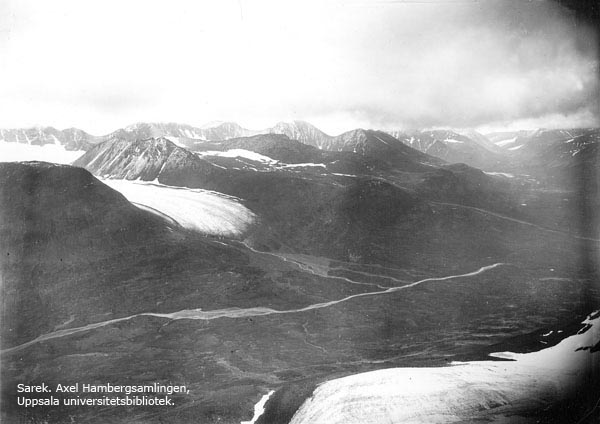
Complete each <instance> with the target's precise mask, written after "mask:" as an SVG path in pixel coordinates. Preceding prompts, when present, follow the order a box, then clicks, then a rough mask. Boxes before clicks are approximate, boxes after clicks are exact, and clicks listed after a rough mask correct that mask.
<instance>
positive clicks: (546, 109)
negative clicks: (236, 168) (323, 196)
mask: <svg viewBox="0 0 600 424" xmlns="http://www.w3.org/2000/svg"><path fill="white" fill-rule="evenodd" d="M597 45H598V30H597V29H596V28H594V27H593V26H591V25H586V24H584V23H582V22H578V21H576V20H575V19H574V17H573V15H572V14H571V13H570V12H569V11H568V10H566V9H564V8H562V7H561V6H558V5H557V4H556V3H554V2H550V1H516V2H513V1H507V0H502V1H497V2H495V1H490V0H485V1H450V0H448V1H426V0H425V1H424V0H421V1H418V2H415V1H386V0H383V1H377V0H376V1H358V0H355V1H324V0H315V1H308V0H298V1H282V0H273V1H263V0H214V1H208V0H207V1H198V0H189V1H188V0H179V1H178V0H169V1H148V0H144V1H132V0H116V1H112V0H102V1H81V0H73V1H67V0H53V1H44V0H39V1H33V0H2V1H0V127H3V128H10V127H22V126H30V125H52V126H55V127H57V128H66V127H71V126H75V127H79V128H82V129H84V130H87V131H88V132H91V133H94V134H104V133H107V132H110V131H112V130H114V129H116V128H119V127H122V126H125V125H128V124H131V123H134V122H139V121H160V122H182V123H189V124H192V125H201V124H203V123H205V122H208V121H212V120H232V121H236V122H239V123H240V124H243V125H244V126H246V127H249V128H253V129H259V128H264V127H267V126H271V125H273V124H274V123H275V122H277V121H280V120H290V119H304V120H307V121H309V122H312V123H314V124H315V125H317V126H319V127H321V128H322V129H323V130H325V131H326V132H329V133H331V134H337V133H339V132H342V131H345V130H349V129H353V128H356V127H363V128H383V129H403V128H423V127H452V128H467V127H474V128H479V129H482V130H488V129H497V128H501V127H507V128H534V127H576V126H597V125H599V111H598V108H599V107H598V94H599V92H598V90H599V83H598V68H599V61H598V51H597Z"/></svg>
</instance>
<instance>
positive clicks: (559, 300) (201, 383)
mask: <svg viewBox="0 0 600 424" xmlns="http://www.w3.org/2000/svg"><path fill="white" fill-rule="evenodd" d="M47 133H48V135H44V134H45V133H44V131H41V130H40V131H39V132H38V133H34V132H32V131H29V130H23V131H17V130H11V131H10V134H12V135H11V137H14V138H15V140H12V139H8V136H5V140H6V144H13V143H14V144H15V145H16V143H21V144H22V143H25V144H24V145H26V146H30V147H27V149H31V148H34V147H33V146H34V145H35V144H36V143H39V144H44V143H45V141H44V140H52V141H53V143H54V139H53V138H52V137H50V136H51V135H53V136H54V137H56V139H57V140H59V142H61V143H65V144H63V145H64V146H65V147H64V149H65V151H69V152H74V151H76V150H69V149H71V148H73V149H75V148H77V149H78V148H80V147H81V148H82V149H84V151H85V153H83V154H82V155H81V156H79V157H77V158H76V159H75V160H74V162H72V166H70V165H59V164H51V163H47V162H35V160H37V159H38V157H29V158H27V157H21V156H17V155H16V154H15V155H14V156H10V157H7V160H3V161H2V162H3V163H0V204H1V205H2V208H0V214H1V215H0V240H1V241H0V247H1V248H2V261H1V262H0V265H1V272H2V278H3V285H2V327H1V334H0V335H1V346H2V349H1V352H0V354H1V358H2V370H1V379H2V381H3V386H2V393H1V396H2V404H3V405H9V407H3V409H2V413H3V414H4V415H3V416H2V421H4V420H7V422H23V423H42V422H50V423H63V422H69V421H70V420H73V419H75V420H76V422H81V423H104V422H115V423H119V422H130V423H137V422H139V423H142V422H143V423H160V422H169V423H175V424H177V423H182V424H183V423H189V422H207V423H212V422H222V423H240V422H242V421H248V420H251V419H252V418H253V415H254V411H255V410H256V411H258V410H261V411H263V410H264V412H263V413H262V414H260V416H258V417H255V418H256V421H255V423H257V424H266V423H289V422H318V420H317V418H315V417H316V416H315V415H311V414H316V413H320V412H323V411H328V410H330V409H331V410H332V411H333V410H335V409H334V407H333V406H331V405H332V404H331V400H330V398H328V397H321V396H322V394H327V393H330V389H329V387H330V386H331V385H336V384H340V383H339V382H340V381H342V382H343V381H353V380H352V379H353V378H355V379H361V378H363V377H364V378H367V379H368V376H370V375H372V374H370V373H379V374H377V375H382V374H381V373H385V372H389V373H391V374H390V375H394V373H399V374H401V375H408V376H413V377H414V378H415V379H423V380H422V381H429V380H428V379H429V378H432V377H431V375H434V374H435V373H436V372H437V373H438V374H435V375H438V376H440V375H441V376H442V377H439V378H442V379H449V380H452V379H456V378H458V377H456V374H455V373H457V372H459V371H460V370H461V369H462V368H457V366H456V365H452V366H450V365H449V364H451V363H452V362H457V361H460V362H461V363H462V362H466V363H469V364H472V365H465V369H469V370H470V369H471V368H469V367H471V366H472V367H474V368H473V369H475V370H476V372H474V374H469V372H466V373H465V374H461V376H460V378H461V379H462V378H464V380H461V381H464V383H461V384H465V385H469V384H472V382H473V381H476V380H472V378H484V380H485V379H486V378H488V377H489V376H490V375H492V374H493V377H489V379H490V380H489V381H493V378H496V376H497V375H501V379H502V381H504V382H505V383H504V384H505V385H504V386H502V389H501V390H500V392H502V393H501V394H499V395H494V398H493V399H494V400H489V401H488V400H486V401H484V403H483V405H484V406H481V405H479V404H476V406H475V407H473V408H471V407H470V406H465V410H468V411H467V412H464V411H462V412H460V411H459V412H456V413H455V414H454V415H452V416H451V417H450V418H448V417H446V418H444V420H446V421H443V420H442V421H440V422H455V421H456V420H457V419H462V420H468V419H511V418H514V417H518V418H519V419H520V420H522V421H521V422H536V420H540V419H544V420H546V421H544V422H564V421H562V418H564V417H562V416H559V415H557V416H556V417H555V418H556V419H555V421H552V419H553V418H552V417H549V416H548V410H552V408H553V405H554V403H553V402H556V401H557V400H556V399H555V398H552V397H551V396H550V397H548V396H546V394H539V393H537V392H532V391H531V387H530V383H529V382H530V381H531V379H532V378H541V377H539V375H538V374H536V373H537V372H538V371H535V369H533V368H531V366H530V365H527V364H525V365H523V363H518V364H516V365H515V364H513V363H512V362H510V363H506V364H509V365H506V367H508V368H510V370H511V371H506V373H505V371H500V369H502V368H503V367H504V366H503V365H502V364H504V362H502V360H501V359H504V360H505V359H506V357H504V358H498V357H495V358H492V357H490V356H488V355H489V354H490V353H493V352H499V351H510V352H513V354H515V355H516V354H531V355H535V354H536V353H540V354H541V353H542V352H544V349H547V348H552V347H553V346H554V347H557V348H558V347H559V346H561V348H560V349H562V350H561V352H563V353H562V354H563V355H566V356H565V357H569V355H570V354H571V353H573V352H571V350H573V349H571V350H569V349H565V348H564V346H565V345H569V346H570V344H569V343H571V342H570V341H569V340H572V339H571V337H575V335H576V334H575V333H577V332H578V331H579V330H580V329H581V325H582V324H581V323H582V321H584V320H585V319H586V317H588V316H589V315H590V314H592V313H593V312H594V311H596V310H597V309H598V304H599V300H600V287H599V286H598V281H600V280H599V279H598V262H597V258H598V254H599V252H598V250H599V239H600V237H599V236H598V228H599V227H598V221H597V214H594V211H595V210H597V209H596V207H597V206H598V202H599V199H598V196H597V187H598V185H597V175H598V174H597V169H598V167H597V163H598V162H597V161H596V160H597V156H594V155H596V151H597V149H596V147H595V146H597V142H598V138H597V134H598V132H597V130H585V131H584V130H581V132H580V133H578V134H579V135H578V136H577V137H579V138H577V140H579V141H580V142H578V143H579V144H577V146H578V147H576V149H579V150H577V153H575V150H573V151H571V150H568V149H572V148H575V147H571V146H575V144H573V142H567V141H568V140H569V138H568V139H566V140H565V139H564V137H571V138H573V137H572V136H574V134H573V132H569V131H567V132H564V133H560V132H552V131H548V132H544V131H539V132H536V133H534V134H525V133H523V134H521V133H519V134H516V135H514V136H513V137H512V138H515V140H517V141H519V143H522V144H523V146H524V147H522V148H521V149H519V150H523V151H524V152H527V151H531V152H532V153H530V155H531V156H528V157H527V159H523V162H522V163H519V162H518V160H517V159H515V158H516V156H513V154H514V153H513V152H515V151H511V150H508V148H505V146H511V143H513V142H512V141H511V143H508V142H506V140H510V139H511V138H507V139H505V138H502V137H508V136H509V135H510V136H512V134H503V135H501V136H498V137H496V138H488V137H487V136H486V135H482V134H470V136H469V135H460V134H457V133H454V132H451V131H446V132H442V131H420V132H418V134H417V133H416V132H413V133H411V134H410V135H407V136H406V137H405V138H402V137H401V134H399V133H398V134H395V133H394V132H392V131H390V132H389V133H385V132H382V131H375V130H360V129H358V130H355V131H350V132H348V133H344V134H342V135H340V136H329V135H327V134H325V133H324V132H322V131H320V130H318V129H317V128H315V127H312V126H311V125H310V124H308V123H306V122H300V121H298V122H294V123H293V125H284V123H279V124H277V125H276V126H275V127H272V128H270V129H268V131H266V130H265V131H263V132H252V131H250V130H245V129H243V128H242V127H240V126H238V125H234V124H231V123H230V124H227V125H225V124H222V123H219V124H218V125H217V126H215V127H213V128H196V127H191V126H184V125H176V124H160V125H159V124H137V125H134V126H131V127H127V128H124V129H121V130H117V131H115V132H114V133H111V134H110V135H109V136H105V137H104V136H103V137H95V136H90V137H88V138H85V140H88V142H89V144H86V143H83V142H80V141H78V143H79V145H77V146H75V144H76V143H75V141H73V140H75V139H74V138H71V139H69V138H68V137H67V136H66V135H61V134H62V133H64V132H62V133H60V134H59V133H58V132H57V133H55V132H49V131H48V132H47ZM76 133H77V134H87V133H83V132H76ZM2 134H5V133H2ZM6 134H9V132H6ZM36 134H37V135H36ZM25 135H26V136H27V138H25ZM34 135H36V137H38V138H36V140H38V141H37V142H35V143H34V142H31V144H29V143H28V141H31V140H34ZM519 137H521V138H519ZM540 137H546V139H545V141H543V142H542V141H540ZM63 139H64V140H67V141H61V140H63ZM411 139H412V141H410V140H411ZM11 140H12V141H11ZM77 140H80V139H77ZM416 140H419V141H416ZM494 140H496V141H494ZM498 140H499V141H498ZM586 140H587V141H586ZM515 142H516V141H515ZM74 143H75V144H74ZM459 145H460V146H461V147H460V149H458V146H459ZM418 146H422V147H421V148H422V149H423V150H421V149H419V150H416V149H415V147H418ZM432 146H437V147H432ZM442 146H445V147H442ZM469 146H471V147H469ZM546 149H547V150H546ZM565 149H567V150H565ZM442 151H443V152H444V153H443V154H442V153H441V152H442ZM538 151H542V152H541V153H538ZM434 152H437V154H438V156H435V155H434V156H432V154H433V153H434ZM26 153H27V152H24V153H23V154H25V156H27V155H26ZM19 154H21V153H19ZM27 154H29V153H27ZM531 157H535V158H538V159H537V160H538V161H539V162H532V160H531ZM8 159H11V160H8ZM17 159H21V160H25V159H30V160H32V161H29V162H19V161H17ZM458 159H461V160H458ZM596 327H597V325H596V324H594V328H596ZM594 331H596V330H594ZM596 333H597V331H596V332H590V333H589V334H588V335H593V334H596ZM594 337H595V336H594ZM577 343H579V342H577ZM582 343H583V342H582ZM585 343H587V344H585V346H588V347H589V346H594V345H595V344H594V343H597V341H594V340H591V341H590V340H589V339H586V341H585ZM505 346H507V347H505ZM578 346H579V345H578ZM582 346H583V347H585V346H584V345H581V346H579V347H582ZM591 350H593V349H591V348H590V349H587V350H585V351H580V352H578V353H577V354H578V355H579V356H578V357H582V356H583V355H589V357H593V358H594V360H595V359H596V356H597V355H598V353H597V352H592V351H591ZM532 352H533V353H532ZM505 356H506V355H505ZM517 362H518V361H517ZM525 362H526V361H525ZM513 368H514V369H513ZM490 370H492V371H490ZM532 370H533V371H532ZM480 371H481V372H480ZM555 371H556V373H557V375H558V374H561V372H562V371H561V370H560V368H557V369H556V370H555ZM487 372H490V373H491V374H489V375H488V374H486V375H488V377H480V376H481V373H484V374H485V373H487ZM553 372H554V371H553ZM432 373H433V374H432ZM503 373H505V374H503ZM532 375H533V377H532ZM536 375H537V376H538V377H535V376H536ZM444 376H445V377H444ZM473 376H475V377H473ZM477 376H479V377H477ZM517 376H518V378H519V379H520V380H519V381H523V385H519V389H518V390H516V391H514V392H511V390H510V384H509V383H507V382H508V381H509V380H510V379H511V378H515V379H516V378H517ZM413 377H411V378H413ZM345 378H346V379H350V380H345ZM386 378H387V377H385V378H383V380H385V379H386ZM402 378H405V377H402ZM406 378H408V377H406ZM436 378H437V377H436ZM552 378H553V377H552V376H550V377H548V381H550V382H551V381H554V380H552ZM557 378H558V377H557ZM365 381H367V380H365ZM368 381H369V383H368V384H370V385H371V386H368V387H369V389H368V390H369V392H371V391H372V392H374V393H375V392H377V391H378V390H383V391H385V390H387V389H385V390H384V389H383V387H387V386H385V385H380V383H378V381H381V380H380V379H379V380H378V379H377V378H376V379H374V380H369V379H368ZM373 381H374V382H373ZM386 381H387V380H386ZM17 382H18V383H24V384H28V385H35V384H38V383H41V382H45V383H47V384H50V385H52V384H57V383H61V384H74V383H76V382H86V383H96V384H103V383H107V382H110V383H111V384H144V383H151V382H157V383H161V384H171V383H172V384H183V385H186V386H187V387H188V388H189V390H190V394H189V395H177V396H175V397H174V402H175V406H173V407H170V408H160V409H158V408H151V407H141V406H140V407H127V408H113V409H111V408H103V409H90V408H84V407H69V408H53V407H40V408H35V409H29V410H27V409H25V408H22V407H19V406H17V405H16V401H15V393H14V391H12V390H11V387H12V386H14V385H16V384H17ZM576 383H577V382H575V383H573V384H571V386H569V387H571V388H572V387H574V388H575V389H574V390H575V391H576V392H577V390H580V389H579V387H578V386H577V384H576ZM363 384H367V383H359V384H358V387H365V386H364V385H363ZM385 384H392V383H385ZM436 384H437V383H436ZM548 384H550V383H548ZM582 384H583V383H582ZM483 386H485V384H483V383H482V387H481V389H480V390H481V391H482V392H485V391H486V390H488V391H489V390H491V389H489V387H488V388H487V389H486V388H485V387H483ZM317 387H319V388H318V389H317V391H315V388H317ZM345 387H346V386H345ZM347 387H348V388H344V389H343V390H342V389H340V390H342V391H343V393H349V394H348V396H350V397H353V396H356V394H352V393H353V392H352V390H355V389H354V387H357V386H356V385H355V383H352V384H350V385H349V386H347ZM403 387H404V388H405V390H407V393H406V396H409V395H410V396H413V398H411V399H413V401H414V402H425V401H424V400H423V399H425V398H419V396H418V393H420V392H419V391H418V390H416V388H415V390H412V389H411V388H413V386H409V385H408V383H407V385H404V386H403ZM415 387H416V386H415ZM443 387H446V386H443ZM461 387H462V386H461ZM581 387H584V386H583V385H582V386H581ZM594 387H595V386H594ZM588 388H589V387H588V385H587V383H586V385H585V390H588ZM337 390H338V389H336V391H337ZM346 390H347V391H346ZM394 390H396V389H394ZM453 390H455V389H453ZM456 390H459V389H456ZM565 390H566V389H565ZM569 390H570V389H569ZM569 390H566V391H565V393H566V394H565V396H566V397H567V398H568V397H569V396H571V395H572V392H571V391H569ZM581 390H583V389H581ZM313 392H314V393H315V394H316V395H315V396H313ZM408 392H410V393H408ZM465 393H466V392H465ZM486 393H487V392H486ZM532 393H533V394H532ZM536 393H537V394H536ZM544 393H545V392H544ZM577 393H579V392H577ZM269 394H270V396H269V397H268V398H266V397H265V396H267V395H269ZM428 396H429V395H428ZM431 396H434V397H435V396H437V397H435V399H436V400H435V401H432V402H431V405H437V403H436V402H438V399H439V396H438V395H435V394H434V395H431ZM478 396H479V394H478V395H477V396H475V398H477V399H480V398H481V396H479V397H478ZM498 396H499V397H500V398H501V400H498ZM512 396H514V398H513V397H512ZM459 398H460V395H459ZM483 398H485V399H487V398H486V397H485V395H483ZM567 398H565V399H566V400H565V399H563V400H561V402H562V401H570V400H569V399H570V398H569V399H567ZM307 399H311V400H310V401H308V403H305V401H306V400H307ZM428 399H430V400H431V399H433V398H428ZM261 400H262V403H261ZM521 400H522V401H521ZM588 400H589V399H587V398H585V397H580V403H577V402H573V405H574V406H573V408H579V409H578V410H579V411H584V410H585V408H586V407H587V405H588V403H586V402H587V401H588ZM367 401H368V402H371V401H373V402H375V403H374V404H375V406H374V407H373V408H374V409H365V410H364V411H367V413H368V414H369V415H370V416H372V417H379V418H373V419H374V420H375V421H377V422H381V420H384V419H385V418H381V417H380V416H379V415H377V414H379V413H384V415H385V411H384V412H381V411H380V410H379V409H378V408H377V402H381V400H380V399H379V400H378V399H375V400H373V399H367V400H365V402H367ZM396 401H397V399H396V400H394V402H396ZM310 402H317V403H318V404H319V405H324V406H318V407H316V408H312V407H310V405H311V403H310ZM343 402H345V401H342V400H340V401H338V405H344V404H343ZM385 402H391V401H389V400H385ZM513 404H514V405H516V407H515V408H511V406H512V405H513ZM365 405H366V404H365ZM398 405H401V404H398ZM477 405H479V406H477ZM517 406H518V407H517ZM369 408H371V406H369ZM432 408H434V406H432ZM548 408H550V409H548ZM307 411H308V412H307ZM368 411H371V412H368ZM473 411H475V412H473ZM477 411H479V412H477ZM434 412H435V411H434ZM461 414H462V415H461ZM465 414H466V415H465ZM442 415H443V414H442ZM550 415H551V414H550ZM324 416H325V418H319V419H321V420H322V422H330V421H328V420H329V418H326V417H327V416H326V415H324ZM340 416H343V415H340ZM306 417H309V418H306ZM311 417H313V418H311ZM412 417H413V418H414V417H415V416H414V415H413V416H412ZM428 417H429V418H431V415H429V416H428ZM457 417H458V418H457ZM507 417H508V418H507ZM419 419H422V420H425V421H426V420H427V417H426V418H423V417H421V418H419ZM315 420H317V421H315ZM344 422H350V421H344ZM357 422H363V421H357Z"/></svg>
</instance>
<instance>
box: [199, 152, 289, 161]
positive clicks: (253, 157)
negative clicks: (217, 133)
mask: <svg viewBox="0 0 600 424" xmlns="http://www.w3.org/2000/svg"><path fill="white" fill-rule="evenodd" d="M196 154H197V155H198V156H221V157H225V158H245V159H250V160H253V161H256V162H264V163H268V164H276V163H278V161H277V160H275V159H273V158H270V157H268V156H265V155H261V154H260V153H256V152H252V151H250V150H245V149H231V150H226V151H224V152H223V151H220V150H207V151H204V152H196Z"/></svg>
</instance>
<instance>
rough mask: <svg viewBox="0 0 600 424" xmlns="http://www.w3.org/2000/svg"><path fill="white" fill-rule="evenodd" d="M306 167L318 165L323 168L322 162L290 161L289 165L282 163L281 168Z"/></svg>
mask: <svg viewBox="0 0 600 424" xmlns="http://www.w3.org/2000/svg"><path fill="white" fill-rule="evenodd" d="M306 167H318V168H325V167H326V166H325V164H324V163H292V164H289V165H283V166H281V168H306Z"/></svg>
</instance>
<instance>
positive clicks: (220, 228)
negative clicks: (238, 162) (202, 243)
mask: <svg viewBox="0 0 600 424" xmlns="http://www.w3.org/2000/svg"><path fill="white" fill-rule="evenodd" d="M102 182H103V183H104V184H106V185H107V186H109V187H110V188H112V189H114V190H117V191H118V192H120V193H121V194H122V195H123V196H125V198H126V199H127V200H129V201H130V202H132V203H135V204H136V205H139V206H141V207H142V208H144V209H146V210H149V211H151V212H155V213H157V212H158V213H159V214H164V215H167V216H168V217H169V218H171V219H173V220H174V221H176V222H177V223H178V224H179V225H181V226H182V227H185V228H188V229H191V230H195V231H198V232H201V233H203V234H209V235H216V236H227V237H237V236H241V235H242V234H243V233H244V232H245V231H246V230H247V229H248V227H249V226H250V225H251V224H252V223H253V222H254V221H255V219H256V215H255V214H254V213H253V212H252V211H251V210H250V209H248V208H246V207H245V206H244V205H242V204H241V203H240V202H239V201H238V200H237V199H235V198H233V197H230V196H226V195H224V194H221V193H217V192H214V191H207V190H200V189H189V188H183V187H170V186H164V185H161V184H158V183H150V182H144V181H127V180H110V179H104V180H102Z"/></svg>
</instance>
